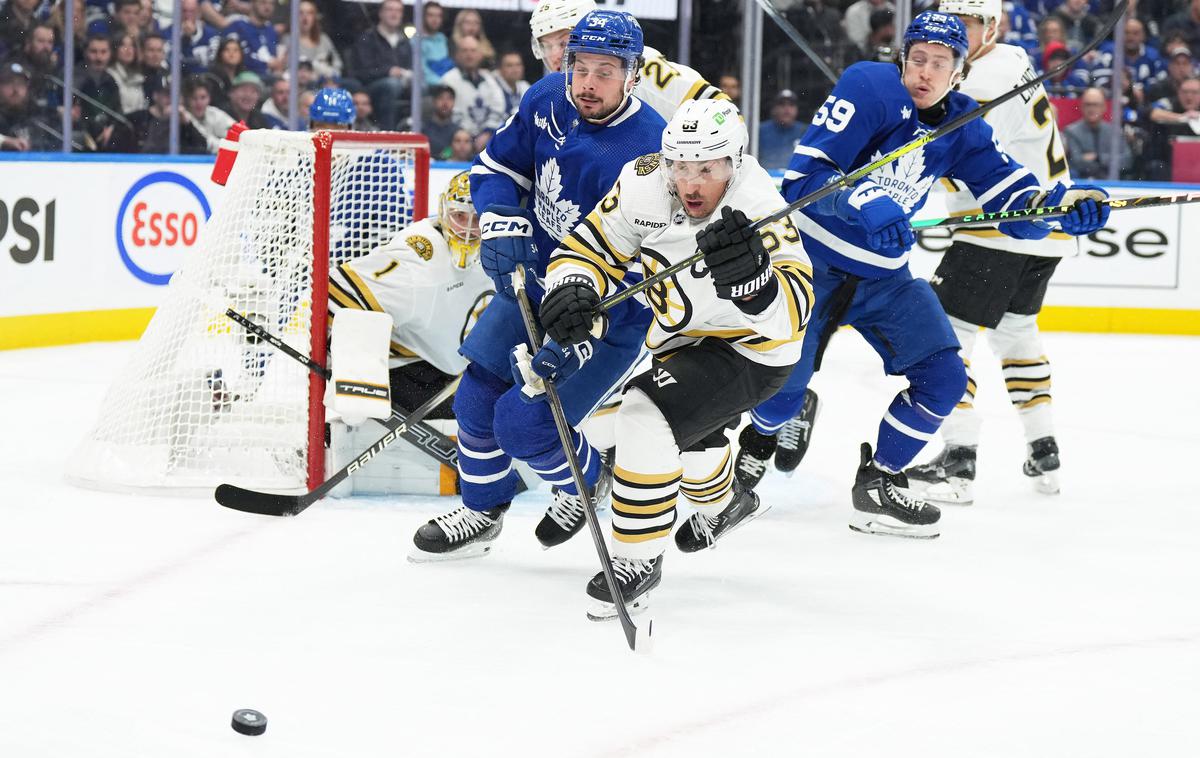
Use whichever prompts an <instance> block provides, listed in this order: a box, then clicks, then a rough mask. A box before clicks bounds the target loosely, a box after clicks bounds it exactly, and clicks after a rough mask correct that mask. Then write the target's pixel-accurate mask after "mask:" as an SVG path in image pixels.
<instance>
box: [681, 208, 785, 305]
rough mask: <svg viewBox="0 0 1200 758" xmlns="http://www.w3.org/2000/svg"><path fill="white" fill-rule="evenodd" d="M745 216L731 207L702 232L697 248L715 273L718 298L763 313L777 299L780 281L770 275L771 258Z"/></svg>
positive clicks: (723, 210) (713, 274)
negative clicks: (776, 294)
mask: <svg viewBox="0 0 1200 758" xmlns="http://www.w3.org/2000/svg"><path fill="white" fill-rule="evenodd" d="M752 226H753V224H752V223H751V221H750V219H748V218H746V214H745V213H743V212H742V211H740V210H734V209H733V208H730V207H728V206H725V207H724V208H722V209H721V218H719V219H717V220H716V221H714V222H712V223H711V224H709V225H708V226H706V227H704V228H703V229H702V230H700V233H699V234H697V235H696V246H697V247H698V248H699V249H700V252H702V253H704V265H705V266H707V267H708V271H709V273H710V274H712V279H713V286H714V287H715V288H716V290H717V297H719V298H721V299H722V300H730V301H732V302H733V304H734V305H736V306H737V307H738V308H740V309H741V310H742V311H744V312H746V313H761V312H762V310H763V309H764V308H765V307H766V306H767V305H768V304H770V302H771V301H772V300H773V299H774V297H775V292H776V290H777V289H778V288H779V280H777V279H776V278H775V277H774V276H773V275H772V273H771V256H770V254H769V253H767V248H766V246H765V245H764V244H763V239H762V237H761V236H760V235H759V233H758V232H757V231H755V230H754V229H753V228H752Z"/></svg>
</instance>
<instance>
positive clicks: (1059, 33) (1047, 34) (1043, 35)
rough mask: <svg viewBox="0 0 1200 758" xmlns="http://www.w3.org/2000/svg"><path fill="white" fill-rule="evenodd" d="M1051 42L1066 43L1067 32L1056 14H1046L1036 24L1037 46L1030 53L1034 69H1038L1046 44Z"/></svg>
mask: <svg viewBox="0 0 1200 758" xmlns="http://www.w3.org/2000/svg"><path fill="white" fill-rule="evenodd" d="M1051 42H1061V43H1063V44H1064V45H1065V44H1066V43H1067V33H1066V31H1065V30H1064V29H1063V22H1062V19H1061V18H1059V17H1058V16H1047V17H1046V18H1044V19H1042V20H1041V23H1039V24H1038V46H1037V48H1036V49H1035V50H1034V51H1033V52H1032V53H1031V54H1030V58H1031V59H1032V61H1033V67H1034V69H1035V70H1038V71H1040V70H1041V66H1042V61H1043V57H1044V52H1045V50H1046V46H1047V45H1049V44H1050V43H1051Z"/></svg>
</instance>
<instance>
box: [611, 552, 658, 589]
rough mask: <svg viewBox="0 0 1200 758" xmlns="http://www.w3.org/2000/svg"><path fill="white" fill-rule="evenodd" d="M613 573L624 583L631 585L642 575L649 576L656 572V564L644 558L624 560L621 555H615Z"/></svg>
mask: <svg viewBox="0 0 1200 758" xmlns="http://www.w3.org/2000/svg"><path fill="white" fill-rule="evenodd" d="M612 567H613V573H614V574H616V575H617V578H618V579H620V580H621V581H622V582H625V583H629V582H631V581H633V580H634V579H636V578H638V577H639V576H641V575H642V574H649V573H650V572H651V571H653V570H654V562H653V561H648V560H645V559H642V558H622V557H621V556H619V555H614V556H613V559H612Z"/></svg>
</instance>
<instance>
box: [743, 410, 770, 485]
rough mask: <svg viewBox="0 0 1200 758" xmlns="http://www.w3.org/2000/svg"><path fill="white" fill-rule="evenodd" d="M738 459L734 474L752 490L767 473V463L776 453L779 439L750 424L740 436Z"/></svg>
mask: <svg viewBox="0 0 1200 758" xmlns="http://www.w3.org/2000/svg"><path fill="white" fill-rule="evenodd" d="M738 444H739V445H740V448H739V449H738V454H737V459H736V460H735V461H734V463H733V474H734V476H736V477H737V479H738V481H739V482H741V483H742V485H743V486H745V488H746V489H748V490H752V489H754V488H755V487H757V486H758V483H759V482H761V481H762V478H763V475H764V474H766V473H767V463H768V462H769V461H770V460H771V456H772V455H774V454H775V447H776V444H777V441H776V439H775V437H774V436H771V435H766V434H761V433H759V431H758V430H757V429H755V428H754V425H753V424H750V425H749V426H747V427H746V428H745V429H743V430H742V433H741V435H740V436H739V437H738Z"/></svg>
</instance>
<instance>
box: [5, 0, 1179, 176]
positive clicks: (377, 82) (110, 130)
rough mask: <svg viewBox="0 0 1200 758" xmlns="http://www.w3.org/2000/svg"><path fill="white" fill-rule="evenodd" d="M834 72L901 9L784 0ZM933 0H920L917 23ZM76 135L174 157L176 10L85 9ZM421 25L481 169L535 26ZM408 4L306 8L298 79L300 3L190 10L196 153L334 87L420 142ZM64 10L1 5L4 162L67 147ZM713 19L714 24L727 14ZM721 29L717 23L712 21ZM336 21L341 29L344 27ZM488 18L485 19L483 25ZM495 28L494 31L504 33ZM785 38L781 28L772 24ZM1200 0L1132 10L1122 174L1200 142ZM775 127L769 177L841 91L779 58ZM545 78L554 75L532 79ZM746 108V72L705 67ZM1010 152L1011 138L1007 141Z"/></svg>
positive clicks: (1073, 42)
mask: <svg viewBox="0 0 1200 758" xmlns="http://www.w3.org/2000/svg"><path fill="white" fill-rule="evenodd" d="M776 4H777V6H779V7H780V8H781V10H782V11H783V13H784V15H785V16H786V17H787V18H788V19H789V20H790V21H791V22H792V23H793V24H794V25H795V26H796V27H797V28H799V29H801V30H803V33H804V34H805V37H806V38H807V39H808V41H809V42H810V44H811V45H812V46H813V48H814V49H815V50H817V52H818V54H820V55H821V57H822V58H823V59H824V60H825V62H826V63H827V64H828V66H829V67H830V68H831V69H832V70H833V71H834V72H840V71H841V70H842V69H844V68H845V67H846V66H848V65H850V64H852V63H854V62H855V61H858V60H889V59H891V57H892V55H893V53H892V50H891V45H892V40H893V39H894V35H895V24H894V11H895V7H894V5H893V3H892V2H891V0H853V1H852V2H847V1H846V0H841V2H839V1H838V0H777V3H776ZM932 5H933V3H931V2H929V1H928V0H918V1H917V3H916V5H915V7H914V9H913V10H914V13H915V12H919V11H921V10H925V9H926V8H927V7H930V6H932ZM1110 5H1111V0H1023V1H1010V2H1005V3H1004V8H1005V14H1004V18H1003V20H1002V22H1001V34H1002V35H1003V39H1004V41H1005V42H1008V43H1010V44H1014V45H1019V46H1021V47H1023V48H1025V50H1026V51H1028V54H1029V57H1030V62H1031V64H1032V66H1033V68H1034V69H1035V70H1036V71H1037V72H1038V73H1042V72H1044V71H1046V70H1048V69H1050V68H1052V67H1054V66H1055V64H1056V63H1057V62H1060V61H1062V60H1064V59H1066V58H1067V57H1069V56H1070V55H1072V54H1073V52H1075V51H1077V50H1078V49H1079V48H1080V47H1082V46H1083V45H1085V44H1086V43H1087V42H1088V41H1089V40H1090V39H1092V38H1093V36H1094V35H1095V34H1096V33H1097V32H1098V28H1099V25H1100V24H1101V23H1102V20H1103V18H1104V14H1105V13H1106V12H1108V11H1109V10H1110ZM74 8H75V20H74V40H73V43H72V44H73V48H74V55H75V61H76V70H75V72H74V87H75V90H76V97H74V98H72V99H71V102H72V106H71V124H72V127H71V133H70V135H68V136H69V139H70V140H71V142H72V144H73V149H75V150H78V151H112V152H151V153H155V152H164V151H166V149H167V145H168V142H169V140H168V137H169V134H168V128H169V122H170V114H169V110H170V97H169V92H170V84H169V81H168V60H169V53H170V49H169V48H170V43H169V40H170V38H171V36H172V29H171V24H172V21H173V19H172V18H171V3H170V2H162V1H160V2H155V0H78V1H77V2H75V3H74ZM423 8H424V9H423V14H422V18H421V19H420V25H421V27H422V35H421V37H420V44H421V54H422V56H423V70H422V71H421V72H420V73H421V74H422V76H421V79H422V80H423V86H424V89H423V92H422V93H421V94H422V97H421V98H420V100H421V102H422V103H423V104H424V105H423V107H422V113H421V123H422V131H423V132H424V133H425V134H427V135H428V137H429V139H430V143H431V147H432V152H433V155H434V157H435V159H442V160H456V161H468V160H471V159H472V158H473V157H474V155H475V154H477V153H478V151H479V150H481V149H482V148H483V147H484V145H486V143H487V140H488V138H489V137H490V135H491V134H492V132H493V131H494V130H495V129H496V128H498V127H499V126H500V125H501V124H503V123H504V121H505V120H506V119H507V118H508V116H509V115H510V114H511V113H512V112H513V111H514V110H515V109H516V107H517V104H518V103H519V101H520V98H521V95H522V94H523V93H524V92H525V90H526V89H528V87H529V82H528V78H530V77H527V76H526V64H527V62H528V61H529V56H528V40H529V35H528V27H527V25H526V23H525V22H526V20H527V16H525V15H518V14H512V13H489V15H488V18H487V19H485V17H484V16H483V15H482V14H481V13H480V12H479V11H476V10H473V9H470V8H461V9H458V8H447V7H443V6H442V5H440V4H439V3H437V2H435V1H433V0H431V1H430V2H426V3H424V6H423ZM406 11H407V12H409V13H410V15H411V8H408V7H406V4H405V3H404V2H403V0H383V2H381V3H378V4H375V3H371V4H365V3H363V4H360V3H350V2H343V0H302V2H301V4H300V8H299V29H298V35H299V39H298V49H299V60H298V64H297V73H296V81H295V82H292V81H290V78H289V76H288V71H289V66H288V51H289V49H290V36H291V34H292V30H291V29H289V26H290V23H289V22H290V4H289V3H287V2H281V0H182V5H181V14H180V16H181V17H180V19H179V24H180V28H179V34H180V47H181V50H180V55H181V58H182V68H183V78H182V81H181V83H180V85H181V91H182V99H181V108H180V123H181V132H180V150H181V151H182V152H184V153H205V152H214V151H215V150H216V144H217V142H218V141H219V139H220V137H221V136H222V135H223V134H224V132H225V128H226V126H227V124H228V123H229V122H230V121H233V120H242V121H245V122H246V123H247V124H248V125H249V126H251V127H252V128H276V129H286V128H297V129H302V128H305V125H304V124H303V123H294V124H293V123H289V119H288V112H289V110H288V104H289V100H290V96H291V94H292V89H293V88H295V89H296V91H297V93H298V98H299V102H300V109H299V112H300V113H301V114H304V113H305V112H306V111H307V108H306V106H307V102H309V101H311V98H312V96H313V93H314V92H315V91H316V90H318V89H319V88H320V87H323V86H329V85H334V86H341V87H343V88H346V89H348V90H349V91H351V92H352V93H353V95H354V101H355V103H356V105H357V106H358V116H359V118H358V121H357V123H356V128H359V129H362V130H373V129H385V130H391V129H406V128H409V126H410V123H411V114H410V112H409V111H410V107H411V102H412V87H413V83H414V80H415V77H414V76H413V72H412V71H411V67H412V65H413V64H412V47H411V43H410V39H411V38H412V37H413V31H414V30H413V28H412V24H413V20H412V19H411V18H407V17H406ZM64 13H65V3H64V2H63V0H0V150H22V151H24V150H51V151H53V150H58V149H60V147H61V144H62V135H61V134H60V133H59V129H60V127H61V124H62V108H63V103H64V102H65V100H66V99H65V98H64V97H63V94H62V79H63V71H62V65H63V64H62V61H63V59H64V49H65V47H64V29H65V24H64V19H63V15H64ZM714 13H715V12H714ZM709 15H710V16H713V15H714V14H713V13H710V14H709ZM327 19H330V20H331V21H330V22H328V23H327ZM485 20H486V21H487V24H485ZM488 24H490V25H491V26H492V28H491V30H490V31H489V29H488V28H486V27H487V25H488ZM766 32H767V33H768V34H772V33H774V34H778V32H777V30H774V31H773V26H772V25H771V24H769V23H768V24H767V28H766ZM1113 44H1114V43H1113V42H1112V41H1111V40H1110V41H1107V42H1105V43H1103V44H1102V45H1101V46H1100V47H1099V48H1098V49H1097V50H1095V51H1093V52H1091V53H1089V54H1088V55H1086V56H1085V57H1084V58H1083V59H1082V60H1081V61H1080V62H1079V63H1078V64H1077V65H1076V66H1075V67H1073V68H1072V69H1070V70H1068V71H1066V72H1064V73H1063V74H1061V75H1059V76H1057V77H1055V78H1054V79H1053V80H1052V81H1051V82H1050V83H1049V85H1048V87H1047V89H1048V90H1049V92H1050V94H1051V96H1052V97H1053V98H1055V102H1056V104H1061V103H1066V105H1067V107H1068V109H1069V110H1070V113H1069V114H1067V117H1066V118H1064V113H1065V111H1063V110H1061V109H1060V112H1059V113H1060V124H1061V125H1062V126H1063V127H1064V135H1063V139H1064V143H1065V147H1066V150H1067V153H1068V157H1069V158H1070V160H1071V164H1072V167H1073V174H1074V175H1075V176H1076V177H1078V178H1092V177H1100V176H1106V175H1107V171H1108V161H1109V160H1110V158H1109V156H1110V154H1111V152H1112V150H1113V144H1112V140H1111V138H1110V137H1109V130H1108V129H1106V128H1105V122H1106V121H1107V120H1109V119H1110V118H1111V111H1112V107H1111V104H1110V102H1109V96H1110V95H1111V88H1112V77H1113V75H1114V72H1113V61H1114V53H1115V51H1114V48H1113ZM1198 45H1200V0H1133V2H1131V4H1130V10H1129V13H1128V14H1127V16H1126V20H1125V22H1124V57H1125V67H1124V70H1123V71H1122V72H1121V73H1120V76H1121V92H1122V96H1121V100H1120V104H1119V106H1120V108H1121V111H1120V113H1121V116H1122V122H1123V133H1122V142H1121V145H1120V153H1121V156H1120V162H1121V166H1122V176H1123V177H1126V178H1139V179H1165V178H1169V176H1170V165H1171V146H1172V144H1173V141H1174V140H1175V139H1177V138H1198V137H1200V79H1197V78H1196V75H1197V69H1196V61H1195V57H1194V51H1196V50H1197V49H1200V48H1198V47H1197V46H1198ZM763 65H764V77H763V79H764V82H766V87H769V88H770V89H771V91H772V92H777V93H778V94H776V95H774V96H764V102H763V108H764V113H763V123H762V124H761V127H760V132H759V144H760V154H761V156H760V157H761V159H762V161H763V163H764V165H767V166H769V167H773V168H779V167H782V166H783V165H785V164H786V161H787V156H788V155H790V151H791V146H792V145H794V144H795V143H796V141H797V140H798V139H799V138H800V137H801V136H802V135H803V133H804V129H805V124H806V123H807V121H808V119H809V116H810V114H811V113H812V112H813V110H814V108H815V107H816V106H817V105H819V104H820V103H821V102H822V101H823V100H824V97H825V96H826V94H827V93H828V91H829V89H830V83H829V82H828V80H827V78H826V77H825V76H824V75H823V74H822V73H821V72H820V71H819V69H817V67H816V66H812V65H811V64H809V62H808V61H807V60H806V59H804V57H803V56H802V55H801V54H800V53H799V51H797V50H796V49H795V48H794V46H792V45H791V44H790V43H786V42H785V43H783V44H780V45H774V44H772V45H768V46H765V47H764V62H763ZM531 73H532V75H533V78H536V77H537V76H540V75H541V73H542V72H541V71H540V70H538V71H535V72H531ZM706 73H708V74H709V75H710V77H712V78H714V79H715V80H716V83H717V84H718V85H719V86H721V87H722V88H723V89H725V90H726V91H727V92H729V93H730V94H731V95H732V96H734V97H735V99H736V96H737V95H738V94H739V93H740V86H739V85H738V81H737V78H736V77H734V76H732V75H729V74H725V75H721V76H719V77H718V76H717V73H718V72H706ZM1001 138H1002V135H1001Z"/></svg>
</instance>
